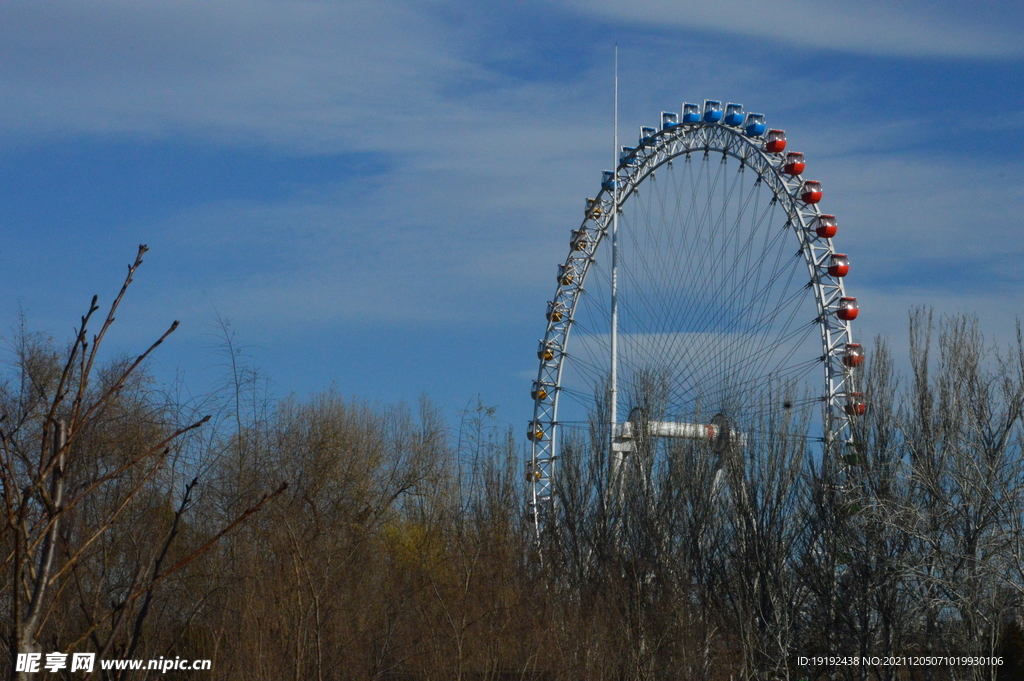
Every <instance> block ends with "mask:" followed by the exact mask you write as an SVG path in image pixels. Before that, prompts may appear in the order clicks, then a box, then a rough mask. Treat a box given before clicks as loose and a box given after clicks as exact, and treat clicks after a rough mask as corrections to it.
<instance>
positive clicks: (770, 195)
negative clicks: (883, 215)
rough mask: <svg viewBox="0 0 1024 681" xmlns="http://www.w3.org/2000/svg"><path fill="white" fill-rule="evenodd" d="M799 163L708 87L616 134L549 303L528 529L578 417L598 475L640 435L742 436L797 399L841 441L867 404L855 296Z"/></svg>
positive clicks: (827, 436) (823, 437) (815, 188)
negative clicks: (620, 136)
mask: <svg viewBox="0 0 1024 681" xmlns="http://www.w3.org/2000/svg"><path fill="white" fill-rule="evenodd" d="M805 169H806V161H805V159H804V156H803V154H801V153H800V152H796V151H788V150H787V148H786V136H785V133H784V132H783V131H782V130H774V129H768V127H767V124H766V122H765V118H764V116H763V115H762V114H758V113H745V112H744V111H743V106H742V105H741V104H732V103H729V104H726V105H725V106H724V107H723V106H722V103H721V102H719V101H714V100H705V102H704V104H703V106H700V105H697V104H689V103H684V104H683V106H682V114H681V115H679V114H676V113H668V112H663V113H662V114H661V124H660V126H659V127H641V128H640V138H639V143H638V144H637V146H636V147H621V152H620V155H619V157H618V164H617V168H616V169H615V170H614V171H605V173H604V176H603V179H602V182H601V186H600V191H599V192H598V193H597V195H596V197H595V198H591V199H587V201H586V206H585V210H584V219H583V221H582V223H581V224H580V226H579V227H578V228H576V229H574V230H572V232H571V235H570V239H569V253H568V256H567V257H566V259H565V260H564V262H563V263H562V264H560V265H559V267H558V273H557V277H556V279H557V287H556V289H555V294H554V296H553V298H552V300H551V301H549V302H548V305H547V313H546V317H547V326H546V329H545V333H544V337H543V339H542V340H541V341H540V347H539V350H538V353H537V355H538V358H539V360H540V365H539V369H538V372H537V378H536V380H535V381H534V384H533V390H532V397H533V400H534V411H533V418H532V420H531V421H530V423H529V427H528V432H527V436H528V438H529V440H530V441H531V443H532V447H531V454H530V459H529V460H528V461H527V478H528V480H529V483H530V486H531V489H530V491H529V501H528V504H529V509H530V514H531V517H532V521H533V523H534V524H535V526H536V528H537V531H538V534H539V532H540V530H541V528H542V526H543V525H544V524H545V523H546V522H547V519H548V518H549V517H551V515H550V514H551V513H552V512H553V505H554V503H555V500H556V498H557V494H556V492H557V470H556V463H557V461H558V459H559V452H560V448H561V447H563V445H564V442H565V440H566V438H568V437H571V436H573V434H574V433H575V434H576V436H577V437H579V436H580V435H579V434H580V433H581V432H584V433H590V434H591V437H593V434H594V433H603V435H598V436H597V437H598V439H604V438H606V441H603V442H600V443H599V445H598V446H599V447H604V448H605V450H606V451H607V452H608V458H609V462H610V467H611V469H612V473H611V474H612V475H615V468H616V467H618V468H620V469H621V467H622V465H623V462H624V461H625V460H627V459H628V458H629V457H630V456H631V454H632V453H633V452H635V451H636V448H637V444H638V441H639V440H640V439H641V438H648V439H650V438H666V439H673V438H675V439H688V440H706V441H707V442H708V443H709V445H710V447H711V448H719V449H720V448H721V447H723V446H735V447H744V446H747V444H748V441H749V440H751V439H752V438H753V439H756V438H757V436H758V434H757V432H756V429H757V425H756V424H757V423H758V419H759V418H760V419H762V422H763V417H764V415H765V414H766V413H771V412H773V411H779V410H787V409H792V408H794V407H799V406H800V405H804V406H806V407H813V406H814V405H818V404H820V406H821V409H820V410H813V411H816V412H817V413H818V414H819V416H817V417H815V421H814V423H815V428H816V429H817V428H820V431H821V432H820V435H816V436H815V438H816V439H817V440H819V441H820V442H823V443H825V444H826V448H833V446H835V445H840V446H842V445H846V444H849V443H851V442H852V436H851V419H853V418H855V417H857V416H858V415H861V414H863V413H864V411H865V408H866V403H865V401H864V397H863V395H862V394H861V393H860V392H858V391H857V386H856V381H855V370H856V368H857V367H858V366H860V365H861V364H862V363H863V362H864V352H863V349H862V348H861V346H860V345H859V344H857V343H855V342H854V341H853V334H852V328H851V321H852V320H854V319H855V318H856V317H857V314H858V305H857V300H856V298H853V297H851V296H848V295H847V294H846V290H845V287H844V280H843V278H844V277H845V276H846V275H847V273H848V272H849V270H850V264H849V260H848V258H847V256H846V255H845V254H844V253H838V252H836V249H835V247H834V244H833V237H835V236H836V233H837V230H838V226H837V221H836V218H835V216H833V215H829V214H823V213H822V212H821V210H820V208H819V206H820V201H821V199H822V187H821V184H820V183H819V182H817V181H815V180H810V179H805V178H804V171H805ZM595 422H597V423H599V424H601V427H599V428H597V429H595V428H594V424H595Z"/></svg>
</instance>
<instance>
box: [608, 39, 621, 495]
mask: <svg viewBox="0 0 1024 681" xmlns="http://www.w3.org/2000/svg"><path fill="white" fill-rule="evenodd" d="M612 138H613V144H614V148H613V150H612V151H613V152H614V153H613V156H612V163H613V165H612V168H614V169H615V170H614V172H613V174H612V319H611V322H612V323H611V327H612V328H611V336H612V337H611V345H612V347H611V350H612V357H611V388H610V390H609V395H608V401H609V405H608V408H609V410H610V411H611V426H612V429H611V437H612V443H614V442H615V437H616V436H617V435H618V432H617V430H618V423H619V411H618V410H619V46H618V44H616V45H615V125H614V132H613V133H612ZM619 456H620V455H619V454H618V453H616V452H615V451H614V450H613V451H612V453H611V457H610V460H611V461H612V462H613V466H614V470H613V471H612V476H613V481H614V479H615V477H617V475H618V468H619Z"/></svg>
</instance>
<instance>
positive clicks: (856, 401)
mask: <svg viewBox="0 0 1024 681" xmlns="http://www.w3.org/2000/svg"><path fill="white" fill-rule="evenodd" d="M867 411H868V403H867V402H865V401H864V393H848V394H847V395H846V413H847V414H849V415H850V416H864V414H866V413H867Z"/></svg>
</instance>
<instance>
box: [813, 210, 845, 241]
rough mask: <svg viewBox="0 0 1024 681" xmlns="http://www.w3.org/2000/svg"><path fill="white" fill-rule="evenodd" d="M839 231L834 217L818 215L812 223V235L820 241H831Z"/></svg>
mask: <svg viewBox="0 0 1024 681" xmlns="http://www.w3.org/2000/svg"><path fill="white" fill-rule="evenodd" d="M837 231H839V227H838V226H837V225H836V216H835V215H819V216H818V217H817V219H815V221H814V233H815V234H817V235H818V236H819V237H821V238H822V239H831V238H832V237H834V236H835V235H836V232H837Z"/></svg>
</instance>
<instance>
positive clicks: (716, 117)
mask: <svg viewBox="0 0 1024 681" xmlns="http://www.w3.org/2000/svg"><path fill="white" fill-rule="evenodd" d="M720 120H722V103H721V102H716V101H715V100H713V99H705V100H704V122H705V123H717V122H718V121H720Z"/></svg>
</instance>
